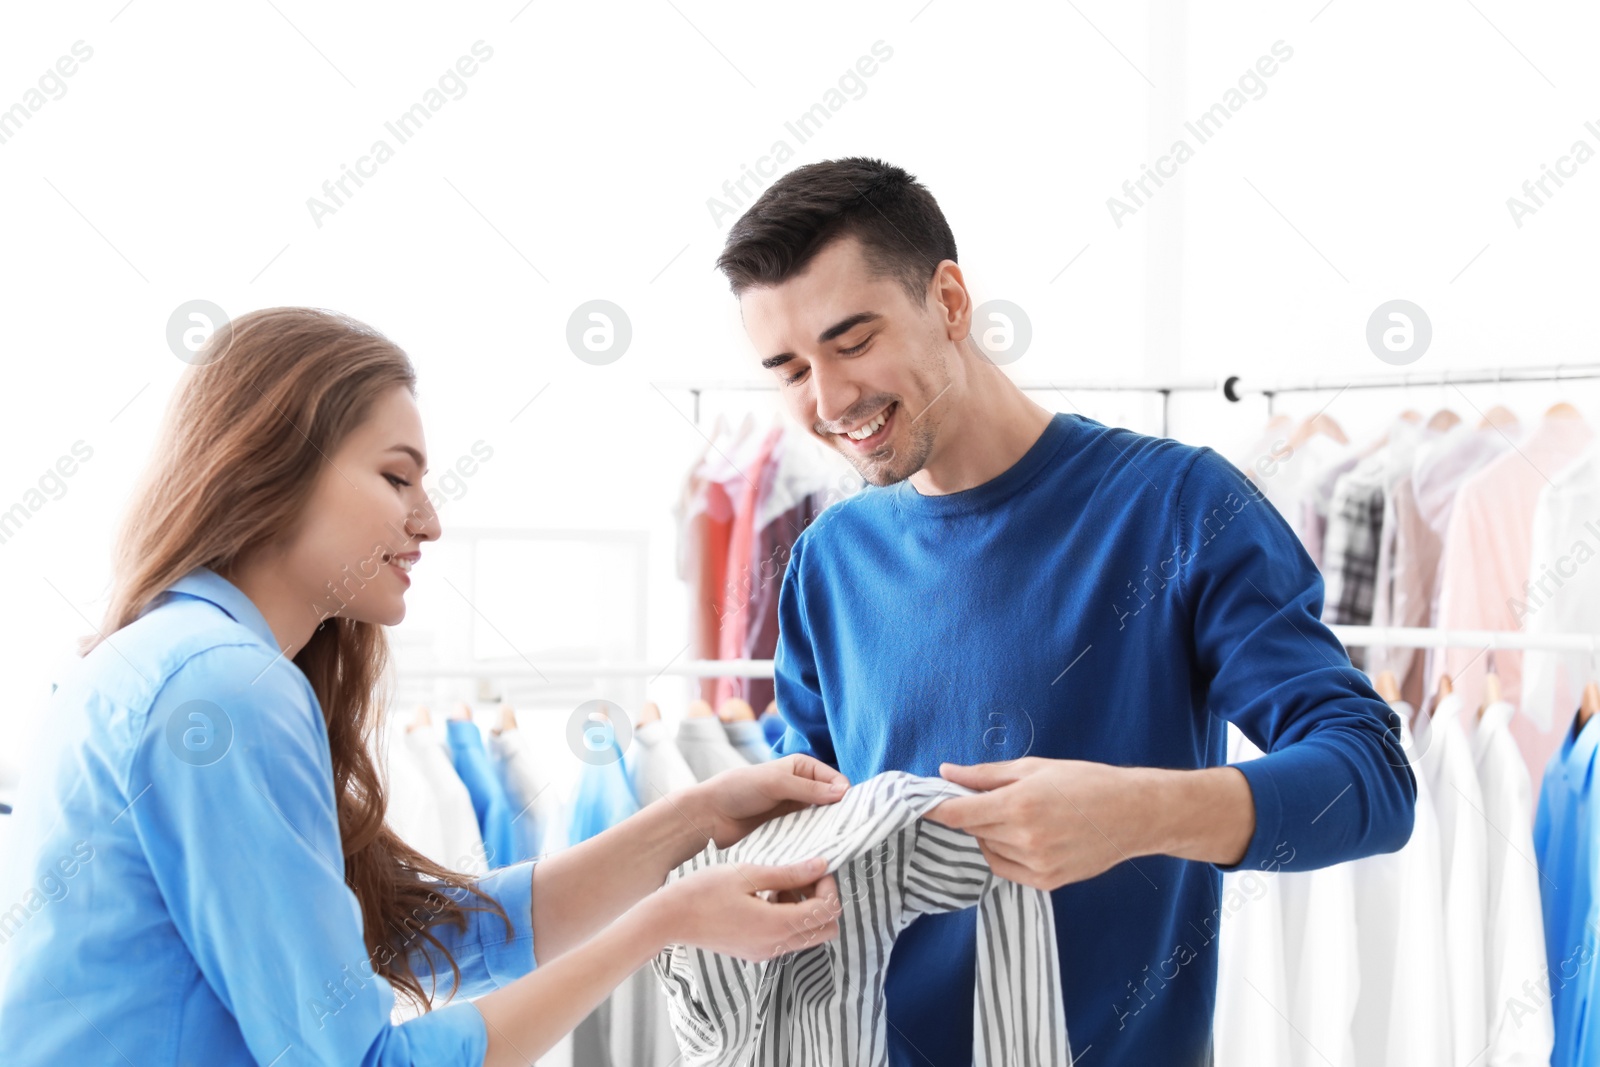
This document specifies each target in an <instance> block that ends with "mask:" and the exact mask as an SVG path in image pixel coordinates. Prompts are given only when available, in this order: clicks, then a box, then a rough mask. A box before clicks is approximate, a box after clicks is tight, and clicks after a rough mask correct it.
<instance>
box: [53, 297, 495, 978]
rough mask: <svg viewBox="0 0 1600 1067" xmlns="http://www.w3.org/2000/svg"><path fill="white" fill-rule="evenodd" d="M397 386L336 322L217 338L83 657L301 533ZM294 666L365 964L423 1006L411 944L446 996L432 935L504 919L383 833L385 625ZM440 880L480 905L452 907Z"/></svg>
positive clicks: (286, 312) (121, 553) (185, 395)
mask: <svg viewBox="0 0 1600 1067" xmlns="http://www.w3.org/2000/svg"><path fill="white" fill-rule="evenodd" d="M397 386H405V387H406V388H407V389H409V390H411V392H412V393H413V395H414V394H415V392H416V372H415V371H414V370H413V369H412V366H411V361H410V359H408V358H407V356H406V354H405V353H404V352H403V351H401V350H400V348H399V347H398V346H397V345H395V344H394V343H393V342H391V341H390V340H389V339H388V338H386V337H384V336H383V335H382V334H380V333H378V332H377V331H376V330H373V329H371V328H370V327H367V326H364V325H362V324H361V323H359V322H356V321H354V320H352V319H348V318H345V317H343V316H341V315H337V314H333V313H331V312H326V311H320V310H315V309H311V308H269V309H266V310H263V311H255V312H251V313H250V314H247V315H244V316H242V317H240V318H238V319H235V320H234V321H232V322H229V323H227V324H226V325H224V326H222V327H220V328H218V329H217V331H216V332H215V333H214V334H213V335H212V336H211V338H210V340H209V341H208V342H207V344H206V347H205V348H204V349H202V350H201V351H200V353H199V354H198V356H197V360H196V365H195V366H193V367H191V368H189V369H188V370H187V371H185V377H184V379H183V381H182V382H181V383H180V385H179V387H178V389H177V391H176V393H175V394H174V396H173V399H172V401H171V402H170V404H169V405H168V408H167V411H166V415H165V421H164V423H163V425H162V429H161V433H160V437H159V440H158V442H157V446H156V450H155V453H154V455H153V456H152V458H151V461H150V465H149V466H148V468H146V470H145V472H144V475H143V477H142V479H141V481H140V483H139V485H138V486H137V488H136V489H135V490H134V492H133V496H132V499H131V500H130V501H129V505H128V510H127V512H126V513H125V515H124V517H123V520H122V523H121V526H120V528H119V530H118V533H117V538H116V545H115V548H114V550H113V556H112V570H113V585H112V595H111V603H110V606H109V607H108V609H107V611H106V617H105V621H104V624H103V625H102V626H101V633H100V634H99V635H93V636H90V637H87V638H85V639H83V641H82V642H80V645H79V654H80V655H87V654H88V653H89V651H90V650H91V649H92V648H94V647H95V646H96V645H97V644H99V643H100V641H101V640H103V635H107V634H113V633H115V632H116V631H117V630H119V629H121V628H122V627H124V626H126V625H128V624H129V623H131V622H133V621H134V620H135V619H137V618H138V617H139V615H140V613H141V612H143V611H144V609H145V607H146V606H147V605H149V603H150V602H151V601H152V600H154V599H155V598H156V597H157V596H159V595H160V594H161V592H162V591H163V590H165V589H166V588H167V587H168V586H170V585H171V584H172V583H173V582H175V581H177V580H178V579H179V578H181V577H183V576H184V575H186V574H188V573H189V572H190V571H192V570H194V569H195V568H196V567H201V566H205V567H210V568H211V569H212V570H214V571H217V572H219V573H222V574H226V573H228V572H229V571H230V569H231V568H232V566H233V565H234V563H235V562H236V561H238V560H240V559H241V557H243V556H246V555H248V554H249V553H251V552H252V551H254V550H256V549H258V548H261V547H263V546H265V545H267V544H269V543H270V542H271V541H272V540H273V539H274V538H275V537H280V536H282V535H283V533H284V531H292V530H295V529H297V528H298V527H299V519H300V517H301V513H302V511H303V510H304V508H305V506H306V503H307V501H308V500H309V499H310V498H311V493H312V489H313V487H314V485H315V484H316V480H317V476H318V474H319V472H320V471H321V469H322V466H323V464H324V463H325V462H326V457H328V456H331V455H333V454H334V453H335V452H337V451H338V449H339V446H340V444H341V443H342V442H343V440H344V438H345V436H346V435H347V434H349V433H350V432H351V431H352V430H354V429H355V428H356V427H357V426H359V425H360V424H361V423H362V422H363V421H364V420H365V419H366V418H367V417H368V416H369V415H370V414H371V412H372V409H373V407H374V404H375V402H376V401H377V400H378V399H379V398H380V397H382V396H384V395H385V394H386V393H388V392H389V391H390V390H392V389H394V388H395V387H397ZM294 663H295V666H297V667H299V668H300V670H301V671H302V672H304V674H305V676H306V678H307V679H309V680H310V682H311V688H312V689H313V690H314V691H315V692H316V694H317V700H318V701H319V702H320V703H321V705H322V715H323V719H324V720H325V721H326V722H327V727H328V747H329V749H330V752H331V755H332V758H333V788H334V795H335V796H336V797H337V798H338V806H339V835H340V838H341V839H342V841H343V844H344V878H345V883H346V884H347V885H349V887H350V889H351V890H352V891H353V892H354V893H355V895H356V899H357V900H358V901H359V902H360V904H361V915H362V923H363V926H364V929H363V931H362V934H363V937H364V939H365V940H366V945H367V951H368V953H369V954H370V957H371V963H372V968H373V970H374V971H376V972H377V973H379V974H381V975H383V976H384V978H386V979H388V981H389V982H390V984H391V985H393V986H394V987H395V989H396V990H398V991H399V992H400V993H401V994H403V995H404V996H406V997H409V998H410V999H411V1000H412V1001H413V1003H414V1004H416V1005H417V1006H418V1007H422V1008H426V1007H427V1006H428V1000H429V993H427V992H425V991H424V990H423V987H422V983H421V981H420V980H419V979H418V977H417V975H416V974H414V973H413V971H412V968H411V966H410V962H409V961H408V959H407V952H408V951H409V950H410V949H412V948H414V947H416V946H415V941H416V939H417V938H419V937H420V938H422V939H425V940H426V941H427V942H429V943H431V945H432V946H433V949H434V950H435V952H436V954H442V955H443V957H444V958H445V959H447V960H449V963H450V969H451V972H452V974H453V975H454V981H453V983H452V988H454V987H455V986H457V985H459V984H460V975H461V971H460V968H459V967H458V966H457V965H456V962H455V960H454V959H453V958H452V957H451V956H450V955H449V953H448V952H447V951H445V949H444V946H443V945H442V944H441V943H440V941H439V940H438V939H437V938H436V937H434V936H433V934H432V933H431V932H429V930H428V929H427V928H426V927H427V926H428V925H430V924H431V923H434V922H438V921H447V922H452V923H454V924H455V925H456V926H457V928H458V929H462V930H465V928H466V923H467V915H466V912H467V911H469V910H474V911H476V910H492V911H495V912H497V913H498V914H499V915H500V916H501V917H502V918H505V917H506V916H505V910H504V909H503V908H501V907H500V905H499V903H498V902H496V901H495V900H494V899H493V898H491V897H489V896H487V895H485V894H483V893H481V892H479V891H478V890H477V888H476V887H475V886H474V885H473V884H472V880H471V879H470V878H468V877H466V876H464V875H460V874H457V873H456V872H454V871H451V870H448V869H446V868H444V867H441V866H439V865H438V864H436V863H434V862H433V861H432V860H430V859H428V858H427V857H426V856H423V855H422V854H421V853H419V852H417V851H416V850H415V849H413V848H411V847H410V846H408V845H406V844H405V842H403V841H401V840H400V838H399V837H398V836H397V835H396V834H395V833H394V831H393V830H391V829H389V827H388V826H386V825H385V824H384V821H383V816H384V787H383V783H382V781H381V780H380V778H379V774H378V770H377V768H376V766H375V765H374V763H373V760H372V757H371V754H370V749H369V748H368V743H369V740H370V739H371V736H372V733H373V730H374V728H375V726H376V724H377V722H378V720H379V719H380V718H381V716H382V714H383V708H384V706H385V704H386V703H387V692H386V689H387V681H388V674H387V668H388V663H389V646H388V641H387V639H386V637H385V635H384V630H383V627H381V626H379V625H378V624H376V623H369V622H356V621H354V620H352V619H347V618H341V617H338V616H335V617H332V618H329V619H328V620H326V622H325V623H324V624H323V625H321V626H319V627H318V628H317V630H316V632H315V633H314V634H313V635H312V637H311V639H310V640H309V641H308V642H306V645H305V647H304V648H302V649H301V650H300V651H299V652H298V653H296V654H295V656H294ZM430 883H435V884H434V885H430ZM437 883H446V884H447V885H448V886H454V887H456V888H458V889H465V890H467V891H469V892H471V893H473V894H475V895H477V896H478V897H481V898H482V899H483V900H484V901H485V902H486V904H485V905H484V906H482V907H480V906H476V905H465V904H461V903H458V902H457V900H455V899H452V898H451V897H449V896H446V895H444V894H443V893H441V892H439V891H438V888H437ZM457 896H460V894H457ZM506 921H507V931H508V933H509V931H510V920H509V919H507V920H506ZM434 977H436V976H434Z"/></svg>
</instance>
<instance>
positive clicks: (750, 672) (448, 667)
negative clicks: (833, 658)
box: [398, 659, 772, 681]
mask: <svg viewBox="0 0 1600 1067" xmlns="http://www.w3.org/2000/svg"><path fill="white" fill-rule="evenodd" d="M398 673H399V675H400V677H401V678H404V679H408V680H409V679H418V678H496V679H507V680H512V679H514V680H517V681H525V680H528V679H532V680H534V681H549V680H552V679H556V678H648V679H650V680H652V681H654V680H655V679H656V678H659V677H661V676H662V675H668V674H670V675H674V676H678V677H687V678H771V677H772V661H771V660H770V659H700V660H684V661H682V662H681V663H666V664H661V663H646V662H643V661H632V662H630V661H625V660H617V661H611V662H608V661H603V660H596V661H594V662H592V663H547V664H544V665H542V666H534V665H530V664H507V665H506V666H503V667H496V666H492V665H490V664H482V663H461V664H448V663H447V664H437V665H432V664H430V665H426V666H419V667H402V668H400V669H399V672H398Z"/></svg>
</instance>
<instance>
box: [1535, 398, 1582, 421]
mask: <svg viewBox="0 0 1600 1067" xmlns="http://www.w3.org/2000/svg"><path fill="white" fill-rule="evenodd" d="M1544 417H1545V418H1547V419H1551V418H1555V419H1581V418H1583V416H1582V415H1581V414H1580V413H1579V412H1578V409H1577V408H1575V407H1573V406H1572V405H1571V404H1569V403H1567V402H1566V401H1565V400H1558V401H1556V402H1555V403H1554V404H1551V405H1550V406H1549V407H1547V408H1545V410H1544Z"/></svg>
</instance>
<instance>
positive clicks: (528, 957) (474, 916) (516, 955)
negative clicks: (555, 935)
mask: <svg viewBox="0 0 1600 1067" xmlns="http://www.w3.org/2000/svg"><path fill="white" fill-rule="evenodd" d="M536 863H537V861H536V860H528V861H526V862H524V863H516V864H512V865H511V866H509V867H501V868H500V869H499V870H496V871H495V872H494V873H492V874H488V875H485V876H484V877H482V878H480V879H479V880H478V881H477V882H476V883H475V884H476V885H477V888H478V889H479V890H480V891H481V892H483V893H484V894H486V895H487V896H489V897H490V898H492V899H493V900H494V901H495V902H497V903H498V904H499V905H500V906H501V907H502V908H504V909H505V913H506V919H509V920H510V926H509V928H508V927H507V923H506V919H501V917H500V916H499V915H497V914H496V913H495V912H493V911H492V910H488V908H487V907H486V906H485V905H484V902H483V901H482V900H480V899H478V898H477V897H475V896H473V895H472V894H471V893H470V892H468V891H467V890H465V889H460V888H457V887H455V886H435V888H436V889H438V890H439V892H441V893H443V894H444V895H445V896H448V897H449V898H450V899H452V900H454V901H456V902H457V903H459V904H463V905H465V906H467V907H469V908H475V909H478V910H472V911H468V912H467V927H466V929H465V930H461V929H458V928H457V927H456V926H455V925H454V924H451V923H436V924H434V925H431V926H429V927H428V933H430V934H432V935H433V936H434V937H436V938H437V939H438V940H439V941H440V942H441V944H442V945H443V946H444V948H445V949H446V950H447V951H448V952H449V953H450V955H451V957H452V958H453V959H454V960H455V963H456V966H457V967H458V968H460V970H461V981H460V984H459V985H456V984H455V982H454V977H453V975H452V972H451V970H450V964H449V962H448V961H447V960H445V958H444V957H443V956H442V955H440V953H439V949H438V948H437V947H435V946H434V945H432V944H430V943H429V942H427V941H424V940H420V939H419V942H418V944H417V946H416V947H415V948H413V949H412V951H411V953H410V958H411V966H412V970H413V971H414V972H415V973H416V974H418V975H427V974H432V975H433V976H434V978H435V980H436V981H437V987H436V989H435V997H445V996H452V995H460V996H466V997H475V996H478V995H480V994H483V993H487V992H489V991H490V990H494V989H499V988H500V987H501V986H503V985H505V984H506V983H507V982H511V981H514V980H515V979H517V978H520V977H522V976H523V975H525V974H527V973H528V972H529V971H532V970H533V969H534V968H535V967H537V966H538V961H537V960H536V959H535V958H534V954H533V868H534V865H535V864H536Z"/></svg>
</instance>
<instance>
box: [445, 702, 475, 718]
mask: <svg viewBox="0 0 1600 1067" xmlns="http://www.w3.org/2000/svg"><path fill="white" fill-rule="evenodd" d="M450 717H451V718H452V719H454V720H455V721H456V722H471V721H472V705H471V704H468V703H467V702H466V701H465V700H458V701H456V706H455V707H453V708H451V709H450Z"/></svg>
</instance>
